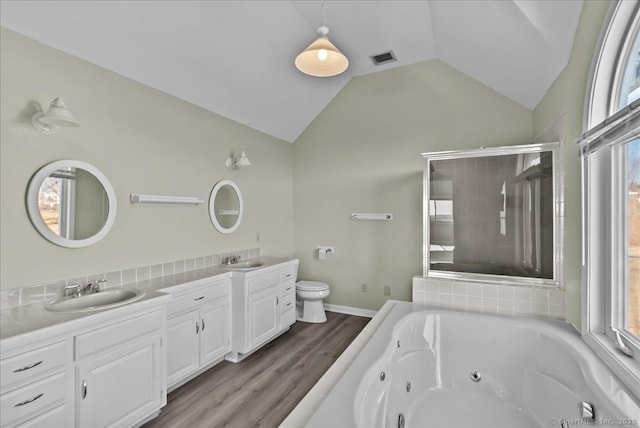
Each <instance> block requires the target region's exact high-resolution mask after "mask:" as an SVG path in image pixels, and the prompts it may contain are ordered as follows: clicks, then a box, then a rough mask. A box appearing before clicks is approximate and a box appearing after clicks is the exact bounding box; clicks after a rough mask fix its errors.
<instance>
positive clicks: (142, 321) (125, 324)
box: [75, 311, 162, 360]
mask: <svg viewBox="0 0 640 428" xmlns="http://www.w3.org/2000/svg"><path fill="white" fill-rule="evenodd" d="M161 326H162V316H161V312H160V311H154V312H151V313H148V314H145V315H142V316H139V317H135V318H130V319H128V320H125V321H121V322H119V323H116V324H112V325H110V326H107V327H103V328H99V329H97V330H93V331H90V332H88V333H84V334H80V335H78V336H76V337H75V345H76V346H75V348H76V360H79V359H81V358H83V357H86V356H87V355H90V354H93V353H95V352H98V351H101V350H106V349H110V348H112V347H113V346H118V345H121V344H124V343H125V342H126V341H128V340H130V339H134V338H136V337H138V336H142V335H144V334H145V333H149V332H152V331H156V330H159V329H160V327H161Z"/></svg>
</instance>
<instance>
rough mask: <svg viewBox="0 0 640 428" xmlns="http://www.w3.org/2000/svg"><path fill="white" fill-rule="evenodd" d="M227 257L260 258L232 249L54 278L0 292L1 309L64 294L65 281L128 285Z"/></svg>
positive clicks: (254, 251) (253, 251)
mask: <svg viewBox="0 0 640 428" xmlns="http://www.w3.org/2000/svg"><path fill="white" fill-rule="evenodd" d="M230 256H240V257H241V258H242V259H251V258H254V257H260V248H251V249H248V250H242V251H234V252H231V253H221V254H214V255H211V256H204V257H195V258H192V259H186V260H176V261H175V262H168V263H159V264H156V265H150V266H140V267H137V268H131V269H125V270H118V271H113V272H107V273H97V274H94V275H89V276H86V277H85V276H83V277H77V278H68V279H63V280H59V281H53V282H49V283H46V284H38V285H32V286H27V287H21V288H12V289H10V290H4V291H0V309H8V308H14V307H17V306H22V305H28V304H30V303H36V302H43V301H48V300H53V299H55V298H57V297H61V296H62V295H63V294H64V287H65V286H66V285H68V284H75V283H86V282H89V281H95V280H99V279H103V278H106V279H107V283H106V285H105V287H107V288H109V287H117V286H120V285H124V284H130V283H133V282H136V281H143V280H147V279H153V278H159V277H161V276H165V275H173V274H175V273H180V272H186V271H190V270H197V269H203V268H205V267H209V266H215V265H220V264H222V259H224V258H225V257H230Z"/></svg>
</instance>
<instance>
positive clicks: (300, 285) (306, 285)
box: [296, 281, 329, 291]
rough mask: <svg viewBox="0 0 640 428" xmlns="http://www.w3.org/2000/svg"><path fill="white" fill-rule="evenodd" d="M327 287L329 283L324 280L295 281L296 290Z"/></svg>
mask: <svg viewBox="0 0 640 428" xmlns="http://www.w3.org/2000/svg"><path fill="white" fill-rule="evenodd" d="M328 289H329V285H328V284H325V283H324V282H316V281H298V282H297V283H296V290H300V291H324V290H328Z"/></svg>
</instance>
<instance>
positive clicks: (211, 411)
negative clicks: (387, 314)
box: [144, 312, 369, 428]
mask: <svg viewBox="0 0 640 428" xmlns="http://www.w3.org/2000/svg"><path fill="white" fill-rule="evenodd" d="M368 322H369V318H363V317H357V316H352V315H345V314H338V313H335V312H327V322H326V323H322V324H309V323H302V322H296V323H295V324H294V325H293V326H292V327H291V329H290V330H289V331H287V332H286V333H285V334H283V335H282V336H280V337H279V338H277V339H276V340H274V341H273V342H271V343H269V344H267V345H265V346H264V347H263V348H261V349H260V350H258V351H257V352H256V353H254V354H253V355H250V356H249V357H248V358H246V359H245V360H243V361H241V362H240V363H237V364H235V363H230V362H228V361H223V362H221V363H220V364H218V365H216V366H214V367H212V368H211V369H209V370H207V371H206V372H204V373H203V374H201V375H200V376H198V377H197V378H195V379H193V380H191V381H190V382H188V383H186V384H184V385H183V386H181V387H180V388H178V389H176V390H175V391H173V392H171V393H170V394H169V396H168V397H167V406H166V407H164V408H163V409H162V413H161V414H160V416H158V417H157V418H155V419H153V420H152V421H150V422H149V423H147V424H146V425H144V427H145V428H157V427H172V428H173V427H189V428H199V427H203V428H204V427H207V428H210V427H241V428H245V427H277V426H278V425H279V424H280V423H281V422H282V421H283V420H284V419H285V418H286V417H287V415H288V414H289V413H290V412H291V410H293V408H294V407H295V406H296V405H297V404H298V402H299V401H300V400H301V399H302V398H303V397H304V396H305V394H306V393H307V392H308V391H309V390H310V389H311V388H312V387H313V385H314V384H315V383H316V382H317V381H318V379H320V377H322V375H323V374H324V373H325V372H326V371H327V369H328V368H329V367H331V365H332V364H333V363H334V362H335V360H336V359H337V358H338V357H339V356H340V354H342V352H343V351H344V350H345V349H346V348H347V346H349V344H350V343H351V342H352V341H353V339H354V338H355V337H356V336H357V335H358V333H360V331H361V330H362V329H363V328H364V326H365V325H366V324H367V323H368Z"/></svg>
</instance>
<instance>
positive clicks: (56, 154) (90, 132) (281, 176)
mask: <svg viewBox="0 0 640 428" xmlns="http://www.w3.org/2000/svg"><path fill="white" fill-rule="evenodd" d="M0 43H1V45H0V55H1V56H0V67H1V68H0V78H1V81H0V86H1V88H2V97H1V104H0V124H1V131H0V235H1V237H2V239H1V240H0V242H1V243H0V266H1V269H0V271H1V275H0V288H2V289H7V288H14V287H21V286H27V285H32V284H39V283H43V282H50V281H56V280H60V279H65V278H72V277H78V276H84V275H90V274H96V273H100V272H110V271H114V270H121V269H127V268H131V267H136V266H144V265H151V264H157V263H162V262H168V261H173V260H181V259H186V258H192V257H200V256H204V255H210V254H215V253H221V252H228V251H235V250H241V249H247V248H255V247H260V248H261V251H262V253H263V254H270V255H282V256H286V255H291V254H292V249H293V226H292V223H293V206H292V204H293V184H292V179H293V167H292V165H293V147H292V145H291V144H288V143H286V142H284V141H281V140H278V139H276V138H273V137H270V136H267V135H265V134H262V133H260V132H258V131H256V130H253V129H251V128H248V127H246V126H243V125H240V124H238V123H236V122H233V121H231V120H228V119H225V118H223V117H220V116H218V115H216V114H213V113H211V112H209V111H206V110H204V109H201V108H199V107H196V106H194V105H192V104H189V103H187V102H184V101H181V100H179V99H177V98H175V97H172V96H170V95H167V94H166V93H163V92H160V91H157V90H154V89H152V88H149V87H147V86H144V85H142V84H139V83H137V82H134V81H132V80H130V79H127V78H125V77H122V76H120V75H118V74H115V73H113V72H110V71H108V70H105V69H103V68H100V67H98V66H96V65H93V64H90V63H88V62H86V61H82V60H80V59H78V58H76V57H73V56H71V55H68V54H65V53H63V52H61V51H59V50H56V49H52V48H50V47H47V46H44V45H42V44H40V43H38V42H36V41H34V40H32V39H29V38H26V37H23V36H21V35H18V34H16V33H14V32H12V31H9V30H6V29H4V28H3V29H2V30H1V33H0ZM55 97H62V98H64V100H65V101H66V103H67V105H68V107H69V109H70V110H71V111H73V112H74V114H75V115H76V117H77V119H78V120H79V121H80V122H82V124H83V126H82V127H80V128H63V129H61V130H60V131H59V132H58V133H57V134H54V135H43V134H40V133H38V132H37V131H35V130H34V129H33V127H32V126H31V124H30V118H31V115H32V114H33V113H34V112H35V111H36V107H35V106H34V104H35V103H39V104H41V105H43V106H44V108H46V107H48V104H49V103H50V102H51V100H53V99H54V98H55ZM242 149H246V152H247V156H248V157H249V159H251V162H252V163H253V166H251V167H247V168H243V169H241V170H237V171H229V170H227V169H226V167H225V166H224V161H225V159H226V157H227V156H228V155H229V154H230V153H231V151H235V152H237V151H239V150H242ZM59 159H78V160H83V161H86V162H89V163H91V164H93V165H94V166H96V167H97V168H98V169H100V170H101V171H102V172H103V173H104V174H105V175H106V176H107V177H108V178H109V180H110V181H111V184H112V185H113V187H114V188H115V192H116V197H117V203H118V213H117V218H116V222H115V224H114V227H113V229H112V230H111V232H110V233H109V234H108V235H107V236H106V237H105V238H104V239H103V240H102V241H100V242H99V243H97V244H95V245H93V246H90V247H87V248H82V249H66V248H61V247H57V246H55V245H53V244H51V243H49V242H48V241H46V240H45V239H43V238H42V237H41V236H40V235H39V234H38V233H37V232H36V231H35V229H34V228H33V227H32V225H31V223H30V222H29V219H28V217H27V210H26V206H25V193H26V189H27V185H28V183H29V179H30V178H31V176H32V175H33V174H34V173H35V172H36V171H37V170H38V169H39V168H40V167H42V166H43V165H45V164H47V163H49V162H52V161H54V160H59ZM222 179H231V180H234V181H235V182H236V183H237V184H238V186H239V187H240V189H241V191H242V193H243V196H244V201H245V208H246V214H245V217H244V220H243V223H242V225H241V227H240V228H239V229H238V231H237V232H235V233H234V234H232V235H221V234H219V233H218V232H216V231H215V229H214V228H213V225H212V224H211V221H210V220H209V214H208V206H207V205H206V204H205V205H200V206H185V205H155V204H154V205H141V204H138V205H132V204H131V203H130V202H129V194H130V193H150V194H167V195H184V196H198V197H200V198H203V199H205V200H208V197H209V192H210V191H211V189H212V187H213V185H214V184H215V183H216V182H217V181H219V180H222ZM258 232H259V233H260V241H259V242H258V241H257V233H258Z"/></svg>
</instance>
